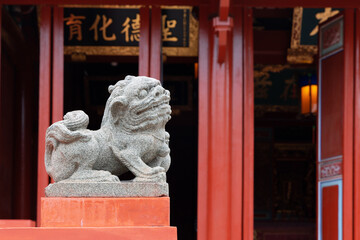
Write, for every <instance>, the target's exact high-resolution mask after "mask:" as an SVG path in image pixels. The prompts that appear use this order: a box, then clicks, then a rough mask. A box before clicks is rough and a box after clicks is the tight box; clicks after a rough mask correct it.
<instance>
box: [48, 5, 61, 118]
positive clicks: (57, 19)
mask: <svg viewBox="0 0 360 240" xmlns="http://www.w3.org/2000/svg"><path fill="white" fill-rule="evenodd" d="M63 18H64V9H63V8H61V7H54V10H53V52H52V54H53V56H52V59H53V61H52V63H53V64H52V119H51V122H57V121H60V120H62V119H63V114H64V20H63Z"/></svg>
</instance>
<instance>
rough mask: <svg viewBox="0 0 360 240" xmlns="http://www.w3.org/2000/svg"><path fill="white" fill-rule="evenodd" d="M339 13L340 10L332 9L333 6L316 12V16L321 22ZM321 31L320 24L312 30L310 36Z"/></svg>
mask: <svg viewBox="0 0 360 240" xmlns="http://www.w3.org/2000/svg"><path fill="white" fill-rule="evenodd" d="M338 13H339V10H334V11H331V8H329V7H328V8H325V10H324V12H321V13H317V14H315V17H316V19H317V20H319V24H320V23H323V22H325V21H326V20H328V19H329V18H330V17H332V16H335V15H336V14H338ZM318 32H319V25H316V27H315V28H314V29H313V30H312V31H311V33H310V36H314V35H316V34H317V33H318Z"/></svg>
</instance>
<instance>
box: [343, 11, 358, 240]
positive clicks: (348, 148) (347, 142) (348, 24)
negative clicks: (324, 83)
mask: <svg viewBox="0 0 360 240" xmlns="http://www.w3.org/2000/svg"><path fill="white" fill-rule="evenodd" d="M354 22H355V16H354V10H353V9H345V15H344V54H345V60H344V142H343V146H344V147H343V149H344V154H343V155H344V159H343V180H344V185H343V191H344V196H343V199H344V200H343V211H344V212H343V224H344V228H343V236H344V238H343V239H353V235H354V225H353V224H354V215H353V214H354V202H353V201H354V199H353V186H354V182H353V180H354V179H353V167H354V158H353V157H354V155H353V154H354V152H353V151H354V148H353V147H354V145H353V144H354V142H353V137H354V122H353V120H354V119H353V118H354V29H355V28H354ZM357 227H358V226H357Z"/></svg>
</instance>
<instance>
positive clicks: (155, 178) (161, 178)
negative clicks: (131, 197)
mask: <svg viewBox="0 0 360 240" xmlns="http://www.w3.org/2000/svg"><path fill="white" fill-rule="evenodd" d="M133 181H134V182H166V173H165V172H159V173H157V174H153V175H151V176H141V177H136V178H134V179H133Z"/></svg>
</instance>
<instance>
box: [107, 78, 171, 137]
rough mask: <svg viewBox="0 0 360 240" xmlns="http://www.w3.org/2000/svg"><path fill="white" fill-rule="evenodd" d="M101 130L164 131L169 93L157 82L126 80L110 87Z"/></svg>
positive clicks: (167, 116)
mask: <svg viewBox="0 0 360 240" xmlns="http://www.w3.org/2000/svg"><path fill="white" fill-rule="evenodd" d="M109 93H110V97H109V99H108V100H107V102H106V106H105V111H104V116H103V119H102V123H101V126H105V125H110V126H112V127H114V126H121V128H123V129H124V130H127V131H131V132H132V131H137V130H145V129H147V130H150V129H157V128H160V127H164V126H165V124H166V123H167V122H168V121H169V120H170V118H171V116H170V114H171V108H170V104H169V101H170V92H169V91H168V90H165V89H164V88H163V87H162V86H161V83H160V81H158V80H156V79H154V78H149V77H143V76H139V77H134V76H127V77H126V78H125V79H124V80H120V81H118V82H117V83H116V84H115V85H112V86H110V87H109Z"/></svg>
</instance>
